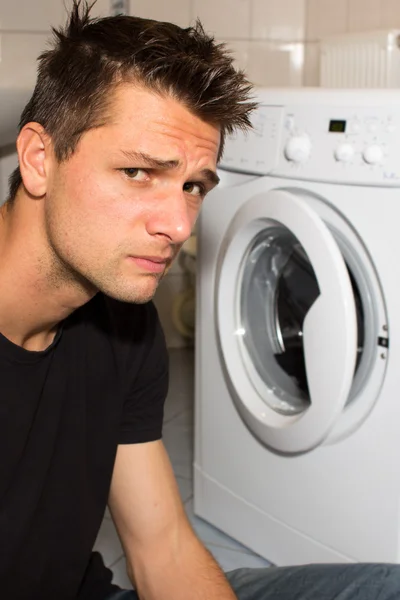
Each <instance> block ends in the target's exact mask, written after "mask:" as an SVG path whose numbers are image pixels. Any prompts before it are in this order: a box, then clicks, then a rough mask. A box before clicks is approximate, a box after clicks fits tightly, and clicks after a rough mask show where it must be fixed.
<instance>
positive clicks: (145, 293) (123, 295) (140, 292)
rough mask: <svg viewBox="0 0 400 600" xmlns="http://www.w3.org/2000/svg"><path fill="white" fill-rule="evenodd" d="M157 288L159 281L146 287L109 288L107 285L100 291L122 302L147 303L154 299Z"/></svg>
mask: <svg viewBox="0 0 400 600" xmlns="http://www.w3.org/2000/svg"><path fill="white" fill-rule="evenodd" d="M157 288H158V282H155V283H154V284H153V285H148V286H146V287H145V288H144V289H143V288H142V289H138V288H135V289H121V288H114V289H109V288H108V286H107V288H104V289H101V290H100V291H101V292H103V293H104V294H105V295H106V296H109V297H110V298H114V300H118V301H120V302H126V303H128V304H146V302H150V300H152V299H153V297H154V294H155V293H156V291H157Z"/></svg>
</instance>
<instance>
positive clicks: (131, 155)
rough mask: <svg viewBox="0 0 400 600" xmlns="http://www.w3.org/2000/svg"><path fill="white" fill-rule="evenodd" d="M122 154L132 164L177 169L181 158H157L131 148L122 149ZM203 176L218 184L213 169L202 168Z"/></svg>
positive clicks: (206, 179)
mask: <svg viewBox="0 0 400 600" xmlns="http://www.w3.org/2000/svg"><path fill="white" fill-rule="evenodd" d="M122 154H123V155H124V156H125V158H127V159H128V160H129V161H131V162H132V166H135V165H136V164H137V163H139V164H145V165H146V166H147V167H149V168H151V169H161V170H167V169H176V168H177V167H179V160H163V159H161V158H156V157H155V156H150V154H146V153H145V152H131V151H129V150H122ZM200 175H201V177H202V178H203V179H204V180H205V181H206V182H208V183H209V184H211V185H212V186H215V185H218V183H219V177H218V175H217V174H216V173H215V171H212V170H211V169H202V170H201V171H200Z"/></svg>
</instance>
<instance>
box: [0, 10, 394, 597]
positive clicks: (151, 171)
mask: <svg viewBox="0 0 400 600" xmlns="http://www.w3.org/2000/svg"><path fill="white" fill-rule="evenodd" d="M250 90H251V88H250V86H249V84H248V82H247V81H246V79H245V78H244V76H243V74H241V73H237V72H235V70H234V69H233V67H232V61H231V59H230V58H229V56H228V55H227V54H226V53H225V51H224V49H223V48H222V47H218V46H217V45H216V44H215V43H214V42H213V40H212V39H210V38H208V37H207V36H206V35H205V34H204V32H203V31H202V29H201V27H200V26H199V25H198V26H197V27H195V28H191V29H187V30H182V29H180V28H178V27H176V26H174V25H170V24H166V23H157V22H154V21H147V20H141V19H136V18H133V17H114V18H108V19H101V20H97V21H96V20H94V21H92V20H90V18H89V9H88V7H87V5H86V4H81V3H80V2H79V1H78V2H74V6H73V9H72V12H71V15H70V20H69V23H68V25H67V26H66V28H65V29H64V30H62V31H59V32H56V42H55V45H54V48H53V49H52V50H48V51H46V52H44V53H43V54H42V56H41V58H40V66H39V75H38V82H37V86H36V88H35V91H34V94H33V96H32V99H31V100H30V102H29V104H28V105H27V107H26V109H25V110H24V113H23V115H22V118H21V124H20V133H19V136H18V141H17V148H18V156H19V168H18V169H17V170H16V171H15V172H14V174H13V175H12V178H11V185H10V197H9V200H8V202H7V203H6V205H5V206H4V207H3V208H2V209H1V215H0V289H1V294H0V332H1V334H0V381H1V392H0V451H1V456H2V460H1V463H0V595H1V598H4V599H5V600H73V599H76V598H80V599H87V600H89V599H90V600H106V598H108V599H109V600H111V599H112V600H118V599H120V600H121V599H126V600H129V599H131V600H134V599H137V598H138V597H140V598H141V599H142V600H188V599H193V600H196V599H199V600H200V599H204V600H205V599H207V600H233V599H234V598H235V597H238V598H240V599H242V600H264V599H265V600H266V599H269V600H272V599H275V598H278V597H279V598H280V599H282V600H283V599H285V600H293V599H294V598H299V599H300V598H304V599H305V598H307V599H311V598H312V599H315V600H317V599H321V600H322V599H332V600H333V598H339V596H340V598H341V599H342V600H345V599H350V598H354V599H355V598H362V599H363V600H367V599H371V600H372V599H378V598H379V599H380V600H388V599H389V598H397V597H400V574H399V570H398V568H397V567H395V566H386V565H381V566H378V565H376V566H363V565H355V566H352V567H341V566H327V567H318V566H314V567H306V568H300V567H299V568H293V569H266V570H261V571H250V570H239V571H236V572H234V573H230V574H228V576H227V577H225V576H224V574H223V573H222V572H221V570H220V569H219V567H218V566H217V564H216V563H215V562H214V560H213V559H212V557H211V556H210V555H209V554H208V553H207V551H206V550H205V548H204V547H203V546H202V544H201V543H200V542H199V540H198V539H197V538H196V537H195V535H194V533H193V531H192V530H191V528H190V526H189V524H188V521H187V519H186V517H185V513H184V510H183V507H182V505H181V502H180V499H179V494H178V491H177V486H176V483H175V480H174V477H173V473H172V469H171V466H170V463H169V461H168V458H167V456H166V453H165V450H164V447H163V445H162V441H161V428H162V413H163V402H164V398H165V395H166V391H167V384H168V367H167V354H166V350H165V344H164V340H163V336H162V332H161V330H160V325H159V323H158V320H157V316H156V313H155V310H154V308H153V305H152V304H151V303H150V302H149V300H150V299H151V298H152V296H153V294H154V292H155V290H156V287H157V284H158V282H159V281H160V279H161V278H162V276H163V275H164V274H165V273H166V272H167V270H168V269H169V267H170V265H171V263H172V261H173V259H174V257H175V256H176V254H177V252H178V250H179V248H180V247H181V245H182V243H183V242H184V241H185V240H186V239H187V238H188V236H189V235H190V232H191V229H192V227H193V225H194V222H195V220H196V217H197V214H198V211H199V209H200V205H201V202H202V199H203V198H204V196H205V195H206V193H207V192H208V191H209V190H210V189H211V188H212V187H213V186H214V185H216V183H217V182H218V178H217V175H216V164H217V159H218V157H219V156H220V154H221V152H222V148H223V140H224V135H225V134H226V132H229V131H231V130H232V129H233V128H235V127H247V126H248V125H249V120H248V115H249V112H250V111H251V110H252V109H253V108H254V105H253V103H252V102H251V101H250V100H249V94H250ZM107 501H108V502H109V506H110V510H111V512H112V516H113V519H114V522H115V524H116V526H117V529H118V532H119V535H120V537H121V540H122V543H123V546H124V550H125V553H126V557H127V569H128V572H129V575H130V577H131V579H132V582H133V584H134V586H135V587H136V590H137V595H136V592H132V591H120V590H118V588H116V587H115V586H113V585H112V584H111V574H110V573H109V571H107V569H105V567H104V565H103V564H102V561H101V557H100V556H99V555H97V554H92V553H91V551H92V547H93V544H94V541H95V539H96V535H97V532H98V529H99V527H100V524H101V521H102V518H103V514H104V510H105V507H106V504H107ZM233 590H234V591H233Z"/></svg>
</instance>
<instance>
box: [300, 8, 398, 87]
mask: <svg viewBox="0 0 400 600" xmlns="http://www.w3.org/2000/svg"><path fill="white" fill-rule="evenodd" d="M306 17H307V18H306V35H305V41H306V43H305V69H304V78H303V82H304V84H305V85H316V84H317V83H318V68H319V65H318V41H319V40H320V39H321V38H322V37H324V36H327V35H336V34H340V33H347V32H352V31H367V30H373V29H396V28H400V0H307V6H306Z"/></svg>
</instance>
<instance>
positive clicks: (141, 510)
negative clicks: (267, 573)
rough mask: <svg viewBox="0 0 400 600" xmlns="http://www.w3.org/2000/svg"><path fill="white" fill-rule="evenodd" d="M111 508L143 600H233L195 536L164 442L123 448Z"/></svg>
mask: <svg viewBox="0 0 400 600" xmlns="http://www.w3.org/2000/svg"><path fill="white" fill-rule="evenodd" d="M109 506H110V511H111V514H112V517H113V519H114V522H115V525H116V527H117V530H118V533H119V535H120V538H121V541H122V545H123V547H124V550H125V554H126V558H127V569H128V574H129V576H130V578H131V580H132V582H133V583H134V585H135V587H136V589H137V591H138V593H139V595H140V598H141V600H235V599H236V596H235V594H234V593H233V591H232V590H231V588H230V586H229V584H228V582H227V580H226V578H225V576H224V574H223V572H222V571H221V569H220V568H219V566H218V565H217V563H216V562H215V560H214V559H213V558H212V556H211V555H210V554H209V552H208V551H207V550H206V549H205V548H204V546H203V545H202V544H201V542H200V541H199V540H198V539H197V537H196V536H195V534H194V532H193V530H192V528H191V526H190V524H189V522H188V520H187V518H186V514H185V511H184V508H183V505H182V502H181V499H180V496H179V491H178V487H177V484H176V481H175V477H174V473H173V471H172V467H171V464H170V461H169V458H168V455H167V453H166V451H165V448H164V445H163V443H162V441H156V442H148V443H144V444H128V445H120V446H119V447H118V451H117V457H116V461H115V467H114V473H113V478H112V483H111V491H110V499H109Z"/></svg>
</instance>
